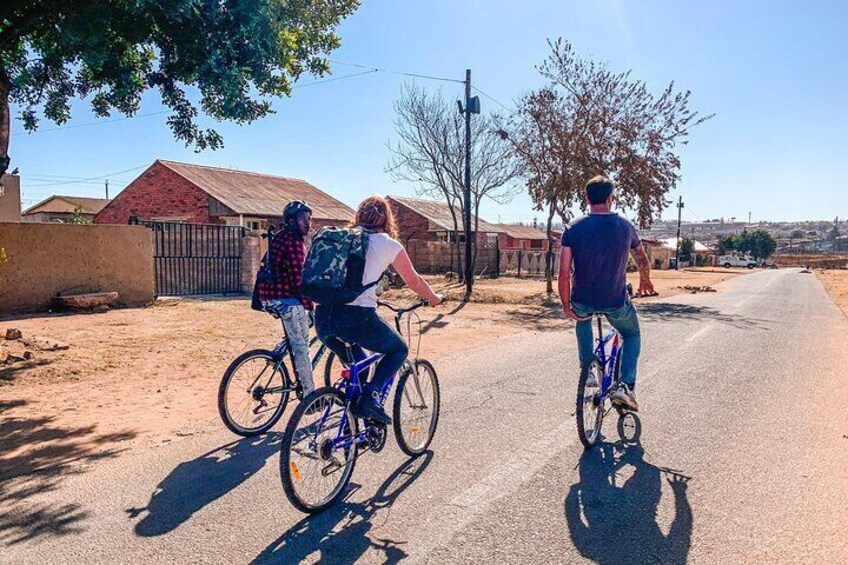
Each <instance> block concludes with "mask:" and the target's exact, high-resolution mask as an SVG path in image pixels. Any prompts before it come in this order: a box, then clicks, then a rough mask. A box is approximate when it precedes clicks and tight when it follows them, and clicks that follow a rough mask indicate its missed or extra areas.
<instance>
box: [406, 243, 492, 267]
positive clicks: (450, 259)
mask: <svg viewBox="0 0 848 565" xmlns="http://www.w3.org/2000/svg"><path fill="white" fill-rule="evenodd" d="M406 249H407V253H409V258H410V259H411V260H412V264H413V266H414V267H415V269H416V270H417V271H418V272H419V273H423V274H439V273H446V272H448V271H453V272H459V273H461V272H462V271H463V269H464V268H465V267H464V264H465V263H464V262H465V246H464V245H461V246H460V249H459V252H458V256H457V249H456V247H453V246H449V245H448V244H447V243H444V242H442V241H423V240H418V239H412V240H410V241H409V242H408V243H407V246H406ZM497 259H498V250H497V247H495V246H494V245H492V246H479V247H478V248H477V259H476V261H475V263H474V273H475V274H476V275H480V274H481V273H482V274H484V275H493V274H495V273H497V270H498V265H497Z"/></svg>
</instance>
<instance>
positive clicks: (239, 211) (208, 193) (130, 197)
mask: <svg viewBox="0 0 848 565" xmlns="http://www.w3.org/2000/svg"><path fill="white" fill-rule="evenodd" d="M291 200H304V201H306V202H307V203H308V204H309V206H310V207H312V210H313V212H312V224H313V228H316V229H317V228H320V227H323V226H328V225H342V224H346V223H348V222H350V221H351V220H352V219H353V216H354V211H353V210H352V209H351V208H350V207H348V206H347V205H345V204H344V203H342V202H341V201H339V200H337V199H335V198H333V197H332V196H330V195H329V194H327V193H326V192H323V191H321V190H319V189H318V188H317V187H315V186H313V185H311V184H309V183H308V182H306V181H305V180H301V179H292V178H287V177H278V176H273V175H265V174H261V173H251V172H246V171H236V170H233V169H222V168H217V167H206V166H202V165H191V164H187V163H176V162H174V161H163V160H161V159H160V160H157V161H156V162H155V163H153V164H152V165H151V166H150V167H149V168H148V169H147V170H145V171H144V172H143V173H142V174H141V175H140V176H139V177H138V178H136V179H135V180H134V181H132V182H131V183H130V184H129V185H128V186H127V187H126V188H125V189H124V190H123V191H121V193H120V194H118V196H116V197H115V198H114V199H113V200H112V202H111V203H109V205H108V206H106V207H105V208H104V209H103V210H102V211H101V212H100V214H98V215H97V218H96V219H95V222H97V223H98V224H126V223H128V222H129V221H130V219H131V218H137V219H139V220H158V221H172V222H187V223H201V224H228V225H241V226H245V227H247V228H249V229H265V228H266V227H267V226H268V225H269V224H278V223H279V221H280V214H281V213H282V210H283V207H284V206H285V205H286V203H288V202H289V201H291Z"/></svg>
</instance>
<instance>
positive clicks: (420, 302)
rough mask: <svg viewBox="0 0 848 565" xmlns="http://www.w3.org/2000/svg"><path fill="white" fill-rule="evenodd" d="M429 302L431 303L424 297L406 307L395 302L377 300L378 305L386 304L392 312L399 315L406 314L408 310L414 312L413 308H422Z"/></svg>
mask: <svg viewBox="0 0 848 565" xmlns="http://www.w3.org/2000/svg"><path fill="white" fill-rule="evenodd" d="M427 304H429V302H427V301H426V300H424V299H423V298H421V299H419V300H417V301H415V302H413V303H412V306H406V307H404V306H395V305H394V304H391V303H389V302H386V301H385V300H378V301H377V306H384V307H386V308H388V309H389V310H391V311H392V312H394V313H395V314H397V315H398V316H402V315H403V314H405V313H407V312H412V311H413V310H418V309H419V308H421V307H422V306H426V305H427Z"/></svg>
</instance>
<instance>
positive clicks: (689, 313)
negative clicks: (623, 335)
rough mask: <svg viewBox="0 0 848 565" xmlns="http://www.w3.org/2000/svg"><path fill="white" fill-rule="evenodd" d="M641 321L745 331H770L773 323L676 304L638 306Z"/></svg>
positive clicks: (706, 308)
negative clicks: (712, 325) (715, 325)
mask: <svg viewBox="0 0 848 565" xmlns="http://www.w3.org/2000/svg"><path fill="white" fill-rule="evenodd" d="M636 310H637V311H638V312H639V318H640V320H642V319H644V320H645V321H648V322H657V321H659V322H669V321H675V320H699V321H702V322H709V321H712V322H719V323H721V324H727V325H730V326H733V327H734V328H739V329H743V330H752V329H758V330H764V331H768V330H769V327H768V326H769V325H771V323H772V322H770V321H769V320H762V319H758V318H751V317H749V316H739V315H736V314H727V313H725V312H721V311H720V310H716V309H715V308H710V307H708V306H693V305H691V304H677V303H674V302H643V303H638V304H636Z"/></svg>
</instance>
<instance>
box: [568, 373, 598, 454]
mask: <svg viewBox="0 0 848 565" xmlns="http://www.w3.org/2000/svg"><path fill="white" fill-rule="evenodd" d="M593 367H597V368H598V369H600V370H599V371H598V373H599V374H596V375H595V378H596V380H597V381H598V386H597V392H596V393H594V394H597V395H599V394H600V391H601V385H602V381H603V374H604V371H603V368H602V366H601V362H600V360H599V359H598V358H597V356H593V357H592V359H591V360H590V361H589V362H588V363H586V364H585V365H584V366H583V367H582V368H581V369H580V379H579V380H578V382H577V409H576V410H575V415H576V416H577V436H578V437H579V438H580V443H582V444H583V447H584V448H585V449H590V448H591V447H593V446H594V445H595V444H596V443H597V442H598V439H599V438H600V437H601V426H602V425H603V421H604V409H603V408H604V407H603V406H602V405H599V406H598V407H597V414H595V422H594V427H593V428H591V431H592V433H589V430H588V429H587V427H586V418H587V414H586V412H585V408H586V402H585V400H586V396H585V395H586V381H587V380H588V379H589V372H590V371H591V370H592V368H593ZM590 402H591V401H590Z"/></svg>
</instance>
